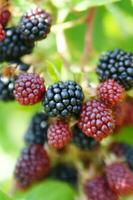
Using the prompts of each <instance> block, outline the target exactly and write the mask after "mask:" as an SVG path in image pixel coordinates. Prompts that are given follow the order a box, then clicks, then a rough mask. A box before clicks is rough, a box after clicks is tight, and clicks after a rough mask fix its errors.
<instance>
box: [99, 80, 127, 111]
mask: <svg viewBox="0 0 133 200" xmlns="http://www.w3.org/2000/svg"><path fill="white" fill-rule="evenodd" d="M97 97H98V99H99V100H100V101H102V102H103V103H104V104H105V105H106V106H108V107H110V108H111V107H113V106H116V105H118V104H119V103H121V102H122V101H123V100H124V88H123V87H122V86H121V85H119V83H117V82H116V81H115V80H112V79H109V80H107V81H105V82H103V83H101V84H100V85H99V86H98V88H97Z"/></svg>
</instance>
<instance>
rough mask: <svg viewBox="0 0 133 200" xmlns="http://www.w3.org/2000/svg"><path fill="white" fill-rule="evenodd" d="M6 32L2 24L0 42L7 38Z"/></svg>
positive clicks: (0, 26)
mask: <svg viewBox="0 0 133 200" xmlns="http://www.w3.org/2000/svg"><path fill="white" fill-rule="evenodd" d="M5 35H6V34H5V31H4V29H3V26H2V25H1V24H0V41H2V40H3V39H4V38H5Z"/></svg>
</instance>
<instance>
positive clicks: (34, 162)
mask: <svg viewBox="0 0 133 200" xmlns="http://www.w3.org/2000/svg"><path fill="white" fill-rule="evenodd" d="M49 169H50V160H49V156H48V154H47V152H46V151H45V150H44V148H43V146H42V145H31V146H29V147H27V148H25V149H23V151H22V153H21V156H20V158H19V159H18V161H17V164H16V169H15V172H14V175H15V179H16V180H17V184H18V186H19V187H20V188H28V187H29V186H31V185H32V184H33V183H35V182H37V181H39V180H41V179H43V178H44V177H45V176H46V175H47V174H48V172H49Z"/></svg>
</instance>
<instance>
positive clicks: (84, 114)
mask: <svg viewBox="0 0 133 200" xmlns="http://www.w3.org/2000/svg"><path fill="white" fill-rule="evenodd" d="M78 126H79V128H80V129H81V130H82V132H83V133H84V134H85V135H87V136H89V137H93V138H94V139H95V140H97V141H100V140H102V139H103V138H105V137H107V136H108V135H110V134H112V133H113V129H114V119H113V115H112V111H111V110H110V109H108V108H107V107H106V106H105V105H104V104H103V103H101V102H100V101H98V100H95V99H94V100H90V101H88V102H86V103H84V104H83V106H82V109H81V112H80V117H79V120H78Z"/></svg>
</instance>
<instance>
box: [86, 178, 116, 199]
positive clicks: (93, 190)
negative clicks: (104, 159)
mask: <svg viewBox="0 0 133 200" xmlns="http://www.w3.org/2000/svg"><path fill="white" fill-rule="evenodd" d="M85 193H86V195H87V197H88V200H118V199H119V198H118V196H117V195H116V194H115V193H114V192H113V191H112V190H111V189H110V188H109V186H108V183H107V180H106V177H105V176H101V177H96V178H94V179H92V180H88V181H87V182H86V183H85Z"/></svg>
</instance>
